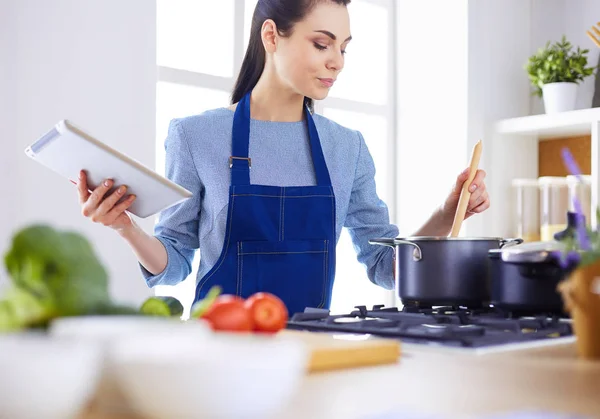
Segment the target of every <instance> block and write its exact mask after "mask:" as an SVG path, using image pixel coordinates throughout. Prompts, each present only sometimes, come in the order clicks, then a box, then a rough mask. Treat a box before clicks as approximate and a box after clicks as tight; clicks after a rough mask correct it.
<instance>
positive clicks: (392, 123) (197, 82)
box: [157, 0, 398, 306]
mask: <svg viewBox="0 0 600 419" xmlns="http://www.w3.org/2000/svg"><path fill="white" fill-rule="evenodd" d="M355 1H356V0H355ZM361 1H363V2H368V3H372V4H376V5H378V6H381V7H383V8H386V9H387V10H388V19H389V20H388V28H389V38H388V39H389V41H390V42H388V54H389V59H390V61H389V64H390V68H391V69H395V68H396V55H397V54H396V42H397V41H396V40H397V37H396V33H395V32H396V31H395V28H396V2H395V0H361ZM233 3H234V5H233V16H232V18H233V19H234V26H233V27H234V38H233V50H232V54H233V65H234V71H233V76H232V77H222V76H215V75H212V74H206V73H200V72H193V71H187V70H181V69H177V68H171V67H166V66H160V65H157V83H160V82H169V83H173V84H180V85H185V86H192V87H200V88H210V89H213V90H222V91H224V92H227V93H230V92H231V91H232V90H233V87H234V84H235V81H236V79H237V73H238V72H239V69H240V67H241V64H242V60H243V58H244V53H245V44H244V42H245V41H244V35H245V34H244V31H245V30H246V28H245V27H244V26H245V8H246V2H245V1H239V0H236V1H234V2H233ZM388 86H389V88H388V97H387V103H388V105H377V104H372V103H367V102H361V101H354V100H348V99H342V98H336V97H328V98H326V99H324V100H322V101H316V102H315V112H316V113H319V114H322V113H323V110H324V109H325V108H331V109H335V110H342V111H351V112H358V113H363V114H366V115H376V116H382V117H384V118H385V119H386V121H387V133H388V138H387V156H388V161H387V167H388V170H389V173H388V176H390V177H391V181H390V182H388V189H387V190H386V196H387V199H386V204H387V205H388V208H389V213H390V219H391V222H392V223H394V222H395V219H396V202H397V199H396V190H397V188H396V185H397V172H396V169H395V168H396V164H395V156H396V148H397V147H396V144H397V141H396V135H397V126H396V94H395V92H396V76H395V71H389V72H388ZM224 105H225V104H224ZM192 274H194V272H192ZM365 279H366V275H365ZM383 295H384V301H382V304H385V305H386V306H397V305H398V299H397V298H396V292H395V291H389V292H383Z"/></svg>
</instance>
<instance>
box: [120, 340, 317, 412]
mask: <svg viewBox="0 0 600 419" xmlns="http://www.w3.org/2000/svg"><path fill="white" fill-rule="evenodd" d="M113 350H114V353H113V354H112V358H113V359H114V360H115V363H116V365H117V376H118V380H119V382H120V386H121V388H123V389H124V391H125V393H126V394H127V397H128V399H129V400H130V401H131V404H132V406H134V408H135V409H136V411H137V413H138V414H140V415H142V416H143V417H147V418H153V419H159V418H161V419H162V418H178V419H188V418H189V419H199V418H224V419H226V418H235V419H239V418H245V419H250V418H261V419H266V418H269V417H277V416H276V415H277V413H281V410H282V409H284V408H285V407H286V406H287V405H288V403H289V402H290V399H291V397H292V396H293V395H294V393H295V391H296V390H297V388H298V385H299V384H300V382H301V380H302V378H303V377H304V375H305V372H306V365H307V360H308V355H309V354H308V350H307V348H306V346H305V345H304V343H303V342H300V341H296V340H292V339H285V338H283V337H281V336H269V337H263V336H257V335H253V334H249V333H244V334H233V333H232V334H225V333H223V332H220V333H215V334H214V335H213V336H212V337H211V338H210V339H198V338H192V337H189V336H188V337H183V336H178V337H175V338H174V339H171V340H158V339H156V338H152V337H144V338H141V339H132V340H128V341H122V342H120V343H119V344H117V345H115V346H114V347H113Z"/></svg>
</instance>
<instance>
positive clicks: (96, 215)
mask: <svg viewBox="0 0 600 419" xmlns="http://www.w3.org/2000/svg"><path fill="white" fill-rule="evenodd" d="M112 186H113V181H112V180H111V179H107V180H105V181H104V182H102V184H101V185H100V186H98V187H97V188H96V189H94V191H93V192H90V191H89V190H88V185H87V176H86V173H85V172H84V171H83V170H82V171H81V172H79V182H78V184H77V190H78V192H79V204H80V205H81V213H82V214H83V216H84V217H87V218H89V219H90V220H92V221H93V222H95V223H100V224H102V225H104V226H106V227H110V228H112V229H114V230H117V231H122V230H125V229H127V228H129V227H131V226H132V225H133V221H132V220H131V218H130V217H129V214H127V212H125V210H126V209H127V208H129V207H130V206H131V204H133V201H135V195H130V196H128V197H127V198H126V199H125V200H123V201H122V202H120V203H118V204H117V202H118V201H119V200H120V199H121V198H122V197H123V196H124V195H125V192H126V191H127V187H126V186H124V185H121V186H120V187H119V188H118V189H117V190H116V191H114V192H112V193H111V194H110V195H108V196H105V195H106V193H107V192H108V191H109V190H110V188H112ZM115 204H116V205H115Z"/></svg>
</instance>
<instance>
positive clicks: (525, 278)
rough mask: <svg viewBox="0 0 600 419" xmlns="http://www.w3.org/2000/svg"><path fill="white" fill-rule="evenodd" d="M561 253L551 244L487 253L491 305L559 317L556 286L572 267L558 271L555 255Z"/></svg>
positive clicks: (531, 245)
mask: <svg viewBox="0 0 600 419" xmlns="http://www.w3.org/2000/svg"><path fill="white" fill-rule="evenodd" d="M561 250H562V246H561V244H560V242H555V241H550V242H534V243H525V244H522V245H519V246H514V247H511V248H508V249H492V250H490V251H489V252H488V256H489V259H490V276H491V279H492V292H491V294H492V299H491V303H492V304H493V305H494V306H496V307H501V308H504V309H507V310H518V311H524V312H532V313H536V312H537V313H540V312H548V313H562V312H563V303H562V298H561V296H560V294H559V293H558V292H557V290H556V286H557V285H558V283H559V282H560V281H562V280H563V279H565V278H566V277H567V276H568V275H569V274H570V273H571V272H572V270H573V269H574V268H575V267H576V266H575V265H576V264H571V265H570V266H567V267H561V265H560V263H559V256H558V255H557V252H558V253H559V252H560V251H561Z"/></svg>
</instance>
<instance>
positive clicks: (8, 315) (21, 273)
mask: <svg viewBox="0 0 600 419" xmlns="http://www.w3.org/2000/svg"><path fill="white" fill-rule="evenodd" d="M4 262H5V265H6V270H7V271H8V273H9V275H10V279H11V281H12V287H10V288H9V289H8V292H7V293H6V294H5V295H3V297H2V299H0V332H12V331H18V330H22V329H26V328H34V327H46V326H47V325H48V323H49V322H51V321H52V319H54V318H57V317H66V316H83V315H100V316H102V315H138V316H139V315H162V316H181V315H182V314H183V306H182V305H181V303H180V302H179V301H178V300H177V299H175V298H172V297H153V298H149V299H148V300H146V301H145V302H144V304H143V305H142V307H141V309H137V308H133V307H129V306H126V305H121V304H117V303H115V302H113V301H111V299H110V296H109V292H108V275H107V272H106V270H105V269H104V267H103V266H102V264H101V263H100V261H99V260H98V258H97V256H96V254H95V253H94V250H93V249H92V246H91V245H90V243H89V242H88V241H87V240H86V239H85V237H83V236H82V235H80V234H78V233H75V232H69V231H58V230H55V229H53V228H52V227H50V226H47V225H33V226H29V227H26V228H24V229H22V230H20V231H19V232H17V233H16V234H15V235H14V237H13V239H12V243H11V246H10V248H9V250H8V252H7V253H6V254H5V257H4Z"/></svg>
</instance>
